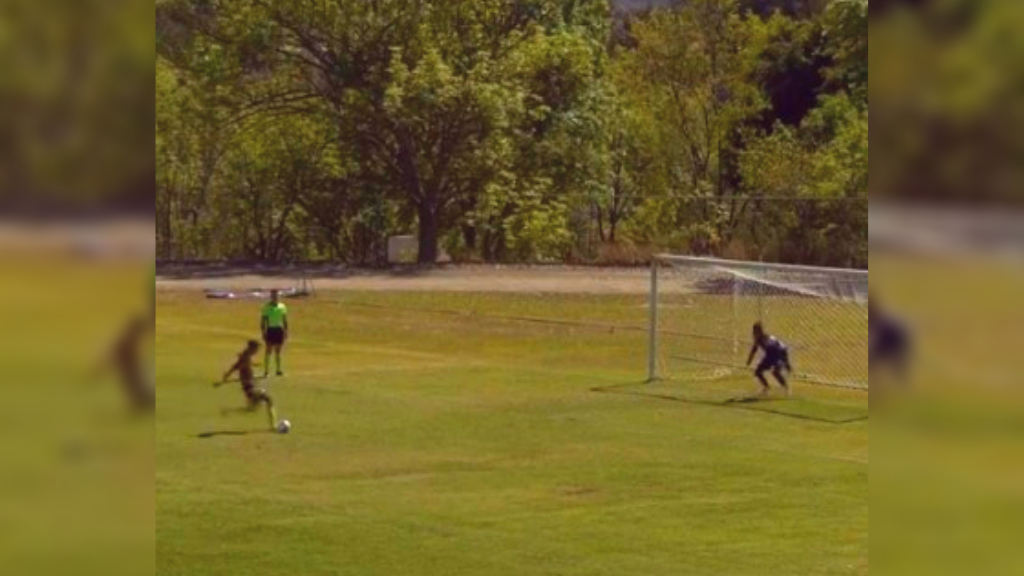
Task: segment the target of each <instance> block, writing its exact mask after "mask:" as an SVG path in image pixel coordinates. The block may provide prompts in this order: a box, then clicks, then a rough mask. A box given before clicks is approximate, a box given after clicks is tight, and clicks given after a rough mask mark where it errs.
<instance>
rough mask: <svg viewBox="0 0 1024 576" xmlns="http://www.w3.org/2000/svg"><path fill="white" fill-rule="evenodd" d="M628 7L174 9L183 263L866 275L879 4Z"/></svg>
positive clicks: (162, 230)
mask: <svg viewBox="0 0 1024 576" xmlns="http://www.w3.org/2000/svg"><path fill="white" fill-rule="evenodd" d="M613 4H614V5H613ZM628 4H629V3H619V2H613V3H611V4H610V3H608V2H606V1H605V0H448V1H445V2H430V1H424V0H379V1H376V2H365V1H363V0H317V1H311V0H277V1H274V2H270V1H267V0H172V1H165V2H161V3H158V4H157V52H158V54H157V82H156V89H157V109H156V115H157V119H156V127H157V135H156V142H157V168H156V170H157V177H156V182H157V229H158V247H159V254H160V256H161V257H162V258H166V259H249V260H260V261H267V262H284V261H301V260H315V259H332V260H341V261H345V262H349V263H353V264H360V265H373V264H380V263H382V260H383V258H384V257H385V254H386V250H385V247H386V241H387V238H388V237H389V236H391V235H395V234H406V233H408V234H415V235H417V237H418V239H419V259H420V261H421V262H423V263H429V262H433V261H435V260H436V259H437V257H438V255H439V253H440V250H441V249H444V250H445V251H446V252H447V253H449V254H451V255H452V256H453V257H454V258H456V259H459V260H482V261H491V262H523V261H603V262H619V263H628V262H639V261H643V260H644V259H645V258H647V257H648V256H649V255H650V254H651V253H652V252H654V251H659V250H672V251H681V252H687V253H695V254H720V255H727V256H733V257H741V258H753V259H759V258H763V259H769V260H782V261H796V262H802V263H813V264H826V265H838V266H865V265H866V262H867V248H866V243H867V210H866V208H867V202H866V199H867V169H868V163H867V160H868V158H867V150H868V140H867V137H868V130H867V126H868V112H867V98H868V93H867V65H868V62H867V9H868V8H867V7H868V4H867V2H866V1H864V0H834V1H832V2H824V1H821V2H788V3H787V2H768V1H764V2H757V1H750V0H748V1H745V2H738V1H735V0H694V1H691V2H685V3H665V4H666V5H665V6H658V7H655V8H653V9H652V8H644V9H632V7H631V6H629V5H628Z"/></svg>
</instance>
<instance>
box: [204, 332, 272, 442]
mask: <svg viewBox="0 0 1024 576" xmlns="http://www.w3.org/2000/svg"><path fill="white" fill-rule="evenodd" d="M259 351H260V343H259V342H257V341H255V340H250V341H249V343H248V344H247V345H246V347H245V350H242V353H241V354H239V355H238V360H237V361H236V362H235V363H234V364H233V365H232V366H231V368H230V369H229V370H228V371H227V372H226V373H225V374H224V379H223V380H222V381H220V382H217V383H215V384H214V387H217V388H219V387H220V386H221V385H223V384H226V383H227V382H228V379H229V378H231V375H232V374H234V373H235V372H238V380H239V381H240V382H241V383H242V392H244V393H245V399H246V400H247V402H248V404H247V406H246V407H245V408H240V409H239V410H242V411H245V412H252V411H254V410H256V409H257V408H259V405H260V404H265V405H266V406H267V418H269V420H270V429H271V430H273V429H274V423H275V422H277V413H276V411H275V410H274V401H273V400H272V399H271V398H270V395H269V394H267V391H266V390H263V389H262V388H257V387H256V384H255V382H254V380H255V377H254V376H253V372H252V368H253V366H254V364H253V361H252V358H253V356H255V355H256V353H257V352H259Z"/></svg>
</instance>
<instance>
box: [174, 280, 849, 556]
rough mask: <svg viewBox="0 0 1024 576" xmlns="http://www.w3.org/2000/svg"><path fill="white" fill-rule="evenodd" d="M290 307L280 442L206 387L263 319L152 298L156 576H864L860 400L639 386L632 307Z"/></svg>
mask: <svg viewBox="0 0 1024 576" xmlns="http://www.w3.org/2000/svg"><path fill="white" fill-rule="evenodd" d="M289 306H290V309H291V319H292V323H293V337H292V340H291V342H290V343H289V348H288V352H287V358H286V366H285V368H286V370H287V376H286V377H284V378H272V379H271V380H270V381H269V382H268V383H267V385H268V387H269V390H270V391H271V393H272V394H273V396H274V397H275V399H276V400H277V402H278V404H279V407H280V412H281V414H282V416H284V417H286V418H289V419H290V420H291V421H292V422H293V424H294V431H293V433H292V434H290V435H287V436H281V435H275V434H269V433H266V432H264V431H262V430H261V428H262V427H263V426H264V419H263V417H262V416H261V415H241V416H230V417H225V416H221V413H220V411H221V409H222V408H224V407H234V406H238V405H240V403H241V402H242V396H241V393H240V391H239V390H238V389H237V387H230V388H221V389H218V390H215V389H213V388H212V387H211V386H210V384H211V383H212V382H213V380H214V379H215V378H217V377H218V376H219V375H220V374H222V373H223V371H224V370H225V368H227V366H228V365H229V364H230V362H231V361H232V359H233V357H234V354H236V353H237V352H238V350H239V349H240V348H241V347H242V345H243V344H244V341H245V339H247V338H250V337H252V336H253V335H254V334H255V333H256V328H257V326H258V309H259V304H258V303H257V302H252V301H248V302H238V301H236V302H229V301H208V300H204V299H203V298H202V297H201V295H200V294H198V293H195V292H161V293H160V295H159V297H158V317H157V343H156V344H157V348H156V349H157V353H156V354H157V356H156V369H157V381H158V395H159V397H158V405H159V414H158V418H157V421H156V460H157V473H156V490H157V491H156V506H157V517H158V522H157V534H156V535H157V562H156V566H157V572H158V573H159V574H166V575H171V574H180V575H189V576H200V575H215V574H216V575H223V574H245V575H247V576H248V575H252V576H255V575H261V574H302V575H319V574H341V575H359V576H370V575H382V576H383V575H386V576H399V575H446V576H447V575H457V574H472V575H476V574H481V575H484V574H486V575H517V576H518V575H525V574H529V575H554V574H558V575H586V576H596V575H604V574H607V575H615V576H620V575H672V576H676V575H680V574H694V575H696V574H708V575H716V576H718V575H746V574H750V575H753V574H758V575H765V574H772V575H774V574H801V575H817V574H822V575H824V574H867V573H868V425H867V421H866V415H867V398H866V395H864V394H862V393H856V392H845V391H836V390H827V389H821V388H809V387H798V388H797V391H796V398H794V399H792V400H776V401H765V402H757V403H730V402H728V400H729V399H731V398H735V397H736V396H737V394H739V393H742V392H749V391H751V390H752V389H753V388H754V383H753V381H752V380H751V379H750V377H749V376H744V377H737V378H732V379H728V380H720V381H713V382H701V383H696V382H690V383H688V382H686V381H685V379H682V380H679V379H677V380H674V381H671V382H663V383H659V384H657V385H654V386H645V385H643V384H641V381H642V379H643V377H644V374H645V362H646V359H645V351H644V350H645V348H644V345H645V335H644V333H643V331H642V330H636V329H633V327H635V326H636V325H638V324H640V325H642V322H643V318H644V314H645V310H644V308H643V297H642V296H639V297H637V296H629V295H614V296H612V295H609V296H570V295H564V294H563V295H559V296H551V295H549V296H543V295H525V294H521V295H515V294H500V295H499V294H492V295H487V294H465V293H463V294H452V293H443V292H441V293H438V292H435V293H429V294H425V293H399V292H392V293H386V292H372V293H371V292H367V293H341V292H325V293H322V294H320V295H319V296H318V297H317V298H315V299H312V300H308V301H295V302H290V303H289ZM565 320H572V321H585V322H587V325H585V326H584V325H579V324H572V323H571V322H569V323H566V322H563V321H565ZM211 433H212V434H211Z"/></svg>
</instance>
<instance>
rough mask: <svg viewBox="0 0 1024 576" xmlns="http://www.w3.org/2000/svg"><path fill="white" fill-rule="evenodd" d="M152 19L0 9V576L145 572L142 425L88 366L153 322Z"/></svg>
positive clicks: (149, 466)
mask: <svg viewBox="0 0 1024 576" xmlns="http://www.w3.org/2000/svg"><path fill="white" fill-rule="evenodd" d="M154 10H155V8H154V4H153V3H150V2H145V1H143V0H75V1H73V2H62V1H56V0H5V1H4V2H2V3H0V298H3V303H2V309H3V310H4V312H3V315H4V316H5V318H4V322H3V324H4V325H5V326H7V329H5V330H3V332H2V333H0V367H2V370H3V376H2V378H0V392H2V396H0V457H2V461H3V465H2V466H0V573H2V574H39V575H44V576H45V575H48V574H85V575H92V574H97V575H99V574H105V575H116V574H144V573H148V572H151V571H152V570H153V566H154V550H155V542H154V527H155V511H154V505H153V487H154V462H153V450H152V440H153V422H152V419H150V418H145V417H143V418H139V417H134V416H131V415H130V413H129V412H128V410H127V409H126V402H125V399H124V397H123V393H122V390H121V387H120V383H119V382H118V380H117V377H116V373H111V372H110V371H108V370H101V369H100V368H101V367H102V364H103V362H102V360H104V359H105V358H106V356H107V355H108V353H109V349H110V346H111V345H112V343H113V342H114V340H115V338H116V337H117V335H118V333H119V331H121V330H122V329H123V326H124V324H125V323H126V322H127V321H128V320H129V319H130V318H131V317H133V316H134V317H137V315H138V314H151V313H152V310H151V308H150V307H151V291H152V286H153V284H152V283H153V278H152V272H151V269H152V254H153V250H152V245H153V206H154V193H153V186H154V176H153V174H154V168H153V167H154V165H155V162H154V135H153V131H154V116H153V110H154V103H153V94H154V67H153V62H154V52H155V48H154V46H155V38H154V35H155V32H154ZM150 348H151V346H150ZM141 353H142V354H147V353H148V354H149V356H148V358H150V360H149V362H150V364H151V363H152V360H151V358H152V354H151V350H145V351H142V352H141Z"/></svg>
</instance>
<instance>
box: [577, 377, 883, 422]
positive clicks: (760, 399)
mask: <svg viewBox="0 0 1024 576" xmlns="http://www.w3.org/2000/svg"><path fill="white" fill-rule="evenodd" d="M645 386H648V384H646V383H644V382H627V383H623V384H612V385H609V386H597V387H594V388H591V389H590V391H591V392H597V393H600V394H618V395H622V396H633V397H637V398H650V399H653V400H662V401H667V402H678V403H681V404H690V405H696V406H711V407H714V408H732V409H736V410H748V411H751V412H761V413H764V414H771V415H774V416H782V417H784V418H794V419H796V420H810V421H812V422H821V423H824V424H853V423H854V422H863V421H865V420H868V415H867V413H863V414H861V413H858V414H855V415H849V416H843V417H835V418H830V417H827V416H819V415H814V414H803V413H800V412H795V411H793V410H786V409H785V407H786V406H792V404H791V402H792V399H789V398H778V397H772V396H768V397H765V396H759V395H745V396H735V397H732V398H727V399H725V400H706V399H701V398H688V397H686V396H683V395H679V394H667V393H662V392H656V391H652V390H644V389H643V387H645ZM773 405H774V406H778V408H775V407H773ZM848 412H859V411H858V410H854V409H851V410H849V411H848Z"/></svg>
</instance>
